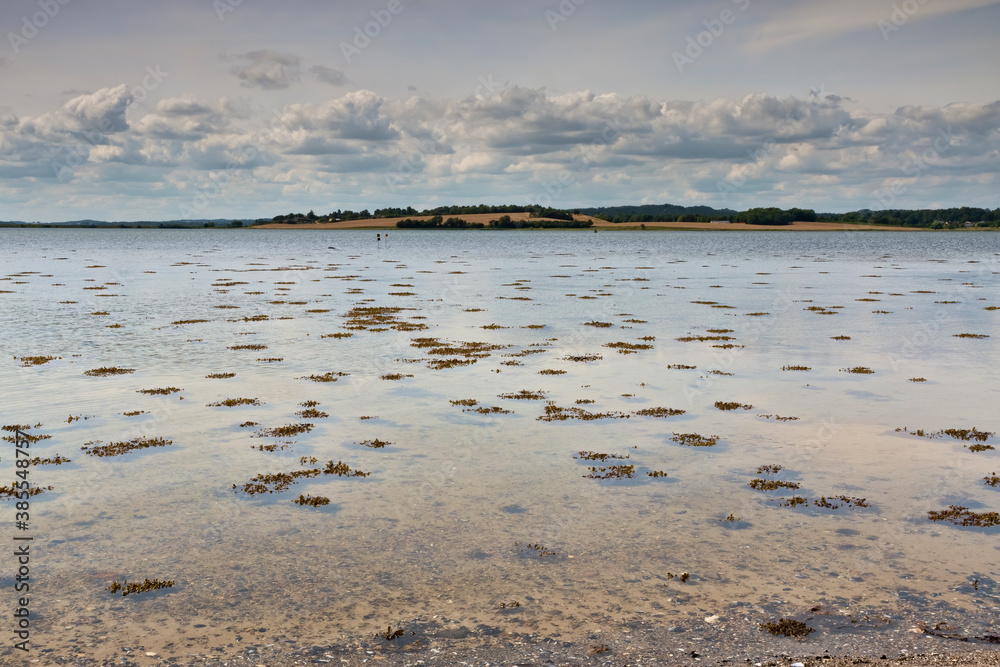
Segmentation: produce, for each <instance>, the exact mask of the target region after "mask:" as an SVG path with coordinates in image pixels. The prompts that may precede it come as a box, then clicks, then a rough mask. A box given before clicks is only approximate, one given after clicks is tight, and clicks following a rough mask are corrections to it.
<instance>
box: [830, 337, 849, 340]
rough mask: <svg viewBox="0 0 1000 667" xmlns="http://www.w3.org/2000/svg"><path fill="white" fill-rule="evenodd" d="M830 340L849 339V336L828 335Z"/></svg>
mask: <svg viewBox="0 0 1000 667" xmlns="http://www.w3.org/2000/svg"><path fill="white" fill-rule="evenodd" d="M830 340H851V337H850V336H830Z"/></svg>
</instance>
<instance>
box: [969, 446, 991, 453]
mask: <svg viewBox="0 0 1000 667" xmlns="http://www.w3.org/2000/svg"><path fill="white" fill-rule="evenodd" d="M966 447H968V448H969V451H970V452H986V451H989V450H991V449H996V447H994V446H993V445H971V446H969V445H966Z"/></svg>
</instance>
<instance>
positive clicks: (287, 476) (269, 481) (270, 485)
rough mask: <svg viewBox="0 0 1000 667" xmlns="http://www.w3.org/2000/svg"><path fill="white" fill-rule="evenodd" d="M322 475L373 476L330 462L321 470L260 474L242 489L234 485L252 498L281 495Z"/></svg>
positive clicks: (345, 465)
mask: <svg viewBox="0 0 1000 667" xmlns="http://www.w3.org/2000/svg"><path fill="white" fill-rule="evenodd" d="M320 475H336V476H337V477H367V476H369V475H371V473H370V472H362V471H360V470H352V469H351V468H350V466H348V465H347V464H346V463H343V462H342V461H337V463H334V462H333V461H329V462H327V464H326V467H325V468H323V469H320V468H309V469H306V470H293V471H292V472H279V473H269V474H264V473H262V474H259V475H256V476H255V477H253V478H251V479H250V481H249V482H246V483H245V484H243V486H242V487H238V486H237V485H236V484H233V489H234V491H238V490H240V489H242V490H243V492H244V493H246V494H247V495H250V496H255V495H258V494H262V493H281V492H282V491H287V490H288V488H289V487H291V485H292V484H295V483H296V482H298V480H299V479H301V478H307V479H308V478H311V477H319V476H320Z"/></svg>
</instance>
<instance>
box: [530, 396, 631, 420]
mask: <svg viewBox="0 0 1000 667" xmlns="http://www.w3.org/2000/svg"><path fill="white" fill-rule="evenodd" d="M629 417H630V415H627V414H625V413H624V412H588V411H587V410H584V409H583V408H561V407H559V406H558V405H556V404H555V403H552V402H551V401H550V402H548V403H546V405H545V414H544V415H540V416H539V417H538V421H544V422H554V421H566V420H567V419H579V420H581V421H593V420H595V419H628V418H629Z"/></svg>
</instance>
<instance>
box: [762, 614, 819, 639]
mask: <svg viewBox="0 0 1000 667" xmlns="http://www.w3.org/2000/svg"><path fill="white" fill-rule="evenodd" d="M760 629H761V630H764V631H766V632H770V633H771V634H772V635H781V636H782V637H793V638H795V639H805V638H806V637H808V636H809V635H810V633H813V632H815V630H814V629H813V628H810V627H809V626H808V625H806V624H805V623H803V622H802V621H796V620H795V619H793V618H782V619H781V620H779V621H777V622H775V623H761V624H760Z"/></svg>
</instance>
